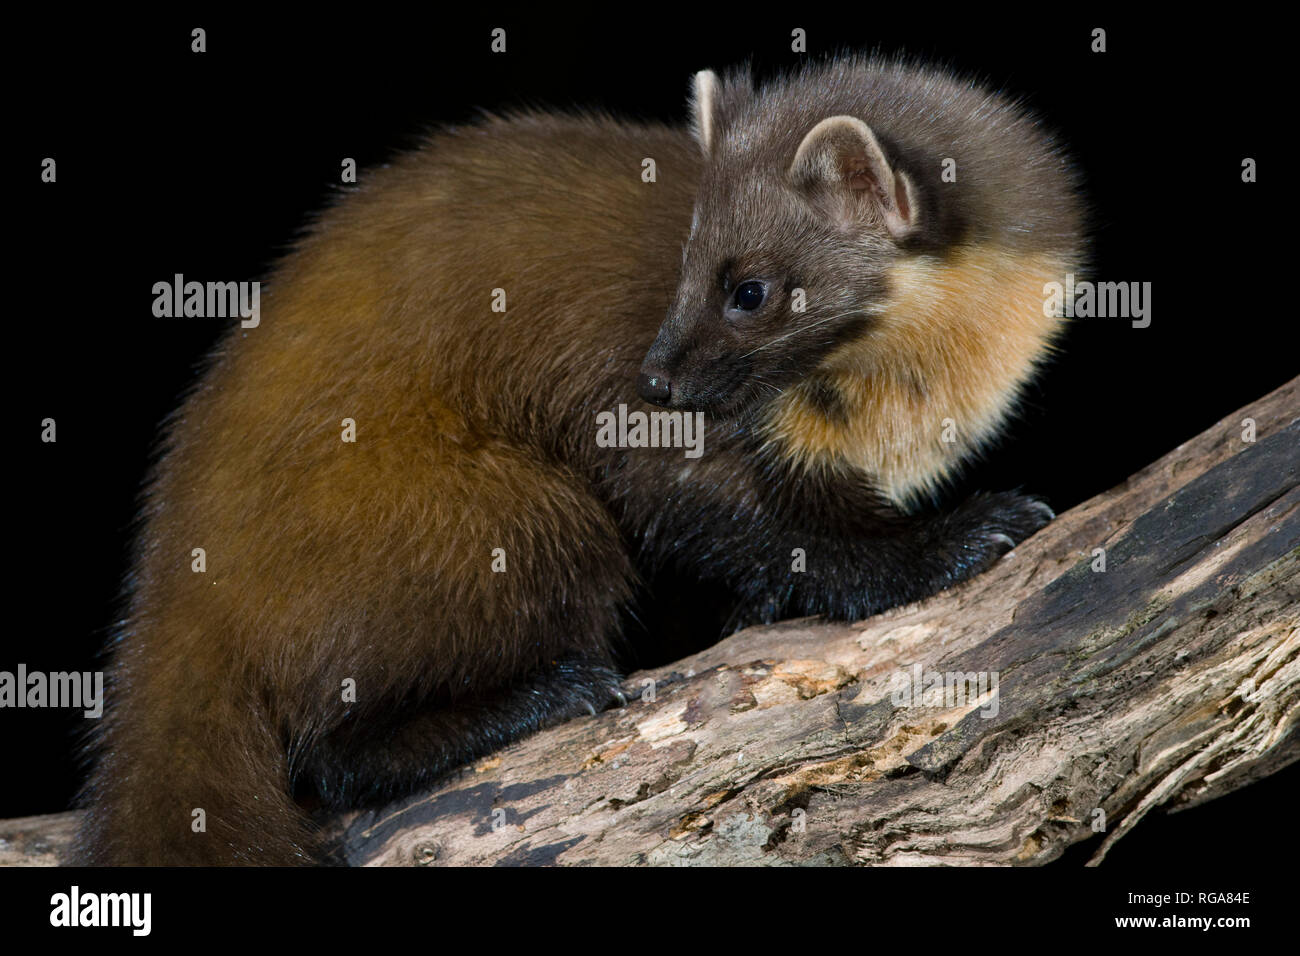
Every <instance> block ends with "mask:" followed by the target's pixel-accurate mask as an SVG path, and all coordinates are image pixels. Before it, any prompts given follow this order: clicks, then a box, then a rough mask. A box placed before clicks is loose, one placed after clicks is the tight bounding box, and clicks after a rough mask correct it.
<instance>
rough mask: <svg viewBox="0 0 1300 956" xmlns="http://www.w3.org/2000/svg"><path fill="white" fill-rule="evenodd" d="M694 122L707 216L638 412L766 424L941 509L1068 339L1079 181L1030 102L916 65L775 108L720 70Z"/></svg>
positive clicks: (781, 96)
mask: <svg viewBox="0 0 1300 956" xmlns="http://www.w3.org/2000/svg"><path fill="white" fill-rule="evenodd" d="M692 115H693V132H694V134H695V137H696V139H697V140H698V142H699V145H700V147H701V149H702V150H703V153H704V164H703V167H702V170H701V174H700V183H699V191H698V195H697V199H696V203H695V214H694V219H693V221H692V225H691V231H690V234H689V237H688V238H687V241H686V244H685V249H684V252H683V261H682V267H681V273H680V279H679V284H678V288H677V293H676V296H675V299H674V301H673V304H672V306H671V308H670V309H669V312H668V315H667V317H666V319H665V321H664V322H663V325H662V327H661V328H660V330H659V333H658V336H657V337H656V339H655V341H654V344H653V345H652V346H651V348H650V350H649V352H648V354H647V355H646V358H645V361H644V363H643V365H642V368H641V374H640V376H639V378H638V391H639V392H640V394H641V396H642V397H643V398H644V399H646V400H647V401H650V402H653V403H655V404H659V405H663V406H667V407H670V408H681V409H691V410H700V411H704V412H706V413H708V414H710V415H711V416H712V417H717V418H733V417H741V416H746V415H750V414H755V415H756V417H757V418H758V420H759V421H760V422H761V423H762V428H763V429H764V430H765V433H766V435H767V436H768V438H769V439H770V440H771V441H773V442H778V443H779V444H780V445H781V447H782V450H783V451H784V452H785V453H786V455H787V457H789V458H792V459H795V460H798V461H801V462H803V463H804V464H817V465H830V466H839V465H850V466H854V467H857V468H860V469H865V470H867V471H869V472H870V473H872V474H873V475H874V476H875V477H876V479H877V482H878V484H879V486H880V487H881V489H882V490H883V491H884V492H885V493H886V494H887V495H889V496H890V497H892V498H894V499H895V500H897V501H899V502H900V503H903V502H906V501H907V500H908V499H909V498H911V497H912V496H914V495H915V494H916V493H917V492H923V491H929V490H933V489H934V487H935V486H936V485H937V484H938V483H939V482H940V481H941V480H942V479H943V478H944V476H946V475H947V474H948V473H949V472H950V470H951V469H952V467H953V466H954V465H955V464H956V463H957V462H958V461H959V460H960V459H962V458H963V457H965V456H966V455H967V454H968V453H969V452H971V451H972V450H974V449H976V448H978V447H979V446H980V445H981V444H982V443H984V442H985V441H986V440H987V439H988V438H989V437H991V436H992V435H993V434H994V433H995V432H996V430H997V429H998V427H999V426H1000V424H1001V423H1002V421H1003V420H1004V418H1005V417H1006V414H1007V411H1008V410H1009V409H1010V407H1011V406H1012V404H1013V402H1014V399H1015V396H1016V394H1017V392H1018V390H1019V387H1020V386H1021V385H1022V384H1023V383H1024V382H1025V381H1026V380H1027V379H1028V377H1029V376H1030V375H1031V374H1032V372H1033V369H1034V367H1035V365H1036V363H1037V362H1038V360H1039V359H1040V358H1041V357H1042V356H1043V355H1044V354H1045V352H1046V350H1047V349H1048V346H1049V344H1050V341H1051V339H1052V337H1053V336H1054V334H1055V333H1056V331H1057V327H1058V325H1059V320H1058V319H1057V318H1056V317H1055V316H1052V315H1050V314H1048V313H1046V312H1045V310H1044V292H1043V286H1044V284H1045V283H1047V282H1051V281H1054V280H1057V281H1059V280H1060V278H1061V277H1062V276H1063V275H1064V273H1065V272H1066V271H1068V269H1069V268H1071V267H1072V265H1073V264H1075V263H1076V262H1077V252H1076V245H1077V239H1076V236H1077V233H1078V221H1079V217H1078V214H1077V210H1076V209H1075V208H1074V203H1075V200H1074V183H1073V179H1072V177H1071V175H1070V174H1069V169H1068V165H1067V164H1065V162H1064V160H1063V159H1062V158H1061V157H1060V156H1059V155H1058V154H1057V153H1056V150H1055V147H1054V145H1053V144H1052V142H1051V140H1050V139H1049V138H1048V137H1047V136H1046V135H1045V134H1043V133H1042V131H1041V130H1040V129H1039V128H1038V127H1037V124H1036V123H1035V122H1034V121H1033V120H1032V119H1030V118H1028V117H1027V116H1026V115H1025V114H1024V112H1023V111H1022V110H1020V109H1019V108H1018V107H1016V106H1015V105H1014V104H1011V103H1010V102H1008V101H1005V100H1003V99H1001V98H999V97H996V96H993V95H991V94H988V93H986V92H984V91H981V90H978V89H977V88H974V87H971V86H970V85H969V84H964V83H962V82H960V81H959V80H957V79H956V78H954V77H951V76H949V75H948V74H945V73H941V72H934V71H929V72H927V71H924V70H918V69H916V68H914V67H908V66H905V65H903V64H899V63H882V62H879V61H849V62H847V63H846V62H843V61H838V62H835V63H832V64H830V65H827V66H823V67H810V68H807V69H805V70H804V71H803V73H801V74H797V75H795V76H792V77H787V78H784V79H782V80H780V81H778V82H777V83H774V84H772V85H770V86H768V87H764V88H763V89H760V90H755V89H754V88H753V86H752V83H751V81H750V80H749V77H748V76H747V75H746V74H743V73H735V74H731V75H729V76H728V77H727V79H726V80H725V81H724V80H722V79H720V78H719V77H718V76H717V75H716V74H714V73H712V72H711V71H704V72H701V73H699V74H697V76H696V77H695V81H694V88H693V96H692ZM949 168H950V169H952V170H955V175H954V177H953V179H952V180H951V181H950V180H948V179H946V178H945V170H946V169H949Z"/></svg>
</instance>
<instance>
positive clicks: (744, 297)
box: [734, 281, 767, 312]
mask: <svg viewBox="0 0 1300 956" xmlns="http://www.w3.org/2000/svg"><path fill="white" fill-rule="evenodd" d="M765 298H767V289H766V288H765V287H764V286H763V283H761V282H753V281H750V282H742V283H741V284H740V285H738V286H736V296H735V300H734V301H735V303H736V308H738V309H741V310H743V311H745V312H752V311H754V310H755V309H757V308H758V307H759V306H760V305H762V304H763V300H764V299H765Z"/></svg>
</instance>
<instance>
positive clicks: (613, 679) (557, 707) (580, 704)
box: [529, 657, 627, 723]
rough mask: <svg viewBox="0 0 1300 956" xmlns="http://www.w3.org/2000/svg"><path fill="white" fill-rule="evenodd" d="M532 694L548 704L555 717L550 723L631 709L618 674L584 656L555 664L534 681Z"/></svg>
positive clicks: (602, 663) (547, 708)
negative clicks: (615, 708) (628, 707)
mask: <svg viewBox="0 0 1300 956" xmlns="http://www.w3.org/2000/svg"><path fill="white" fill-rule="evenodd" d="M529 692H530V694H532V695H534V696H535V697H536V698H538V699H539V700H541V701H543V702H544V704H545V709H546V711H547V712H549V714H550V715H551V719H550V720H549V721H547V722H548V723H557V722H559V721H561V720H568V719H569V718H571V717H578V716H581V715H583V714H593V715H594V714H598V713H600V712H601V711H602V710H606V709H607V708H609V707H613V706H614V705H616V704H617V705H619V706H624V707H625V706H627V697H626V695H625V694H624V693H623V682H622V680H621V679H620V677H619V674H618V672H617V671H615V670H614V669H613V668H612V667H610V666H609V665H608V664H606V663H604V662H603V661H593V660H590V659H588V658H582V657H565V658H560V659H558V660H556V661H554V662H552V664H551V666H550V667H548V668H546V670H545V671H543V672H542V673H541V674H539V675H537V676H536V677H535V678H534V680H533V682H532V686H531V687H530V688H529Z"/></svg>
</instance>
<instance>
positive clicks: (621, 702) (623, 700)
mask: <svg viewBox="0 0 1300 956" xmlns="http://www.w3.org/2000/svg"><path fill="white" fill-rule="evenodd" d="M614 699H615V700H616V701H618V706H620V707H626V706H627V696H626V695H625V694H624V693H623V692H622V691H621V690H618V689H617V688H616V689H615V690H614Z"/></svg>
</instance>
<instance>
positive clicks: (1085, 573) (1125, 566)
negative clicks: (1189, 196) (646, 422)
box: [0, 378, 1300, 865]
mask: <svg viewBox="0 0 1300 956" xmlns="http://www.w3.org/2000/svg"><path fill="white" fill-rule="evenodd" d="M1298 413H1300V378H1297V379H1295V380H1292V381H1291V382H1289V383H1287V384H1286V385H1284V386H1282V387H1281V388H1279V389H1277V390H1276V391H1274V392H1273V393H1271V394H1270V395H1268V396H1266V397H1264V398H1262V399H1260V400H1259V401H1257V402H1255V403H1252V404H1251V405H1249V406H1247V407H1246V408H1244V409H1242V410H1241V411H1239V412H1237V413H1235V414H1233V415H1231V416H1229V417H1228V418H1226V419H1224V420H1223V421H1221V422H1219V423H1218V424H1217V425H1215V426H1214V427H1213V428H1211V429H1209V430H1207V431H1206V432H1204V433H1202V434H1201V435H1199V436H1197V437H1196V438H1195V439H1193V440H1191V441H1189V442H1187V443H1186V444H1184V445H1181V446H1179V447H1178V448H1176V449H1174V450H1173V451H1171V452H1170V453H1169V454H1167V455H1165V456H1164V457H1163V458H1161V459H1160V460H1159V461H1157V462H1155V463H1154V464H1152V465H1151V466H1149V467H1147V468H1146V469H1144V470H1142V471H1141V472H1139V473H1138V474H1136V475H1134V476H1132V477H1131V478H1130V479H1129V480H1128V481H1126V482H1125V483H1124V484H1123V485H1121V486H1120V487H1118V488H1115V489H1113V490H1111V491H1109V492H1106V493H1105V494H1102V495H1099V496H1097V497H1096V498H1093V499H1091V500H1090V501H1088V502H1085V503H1084V504H1082V505H1080V506H1078V507H1077V508H1074V509H1072V510H1071V511H1069V512H1068V513H1066V514H1064V515H1062V516H1060V517H1059V518H1058V519H1057V520H1056V521H1054V522H1053V523H1052V524H1051V525H1049V526H1048V527H1047V528H1045V529H1044V530H1043V531H1042V532H1040V533H1039V534H1037V535H1035V536H1034V537H1033V538H1032V539H1030V540H1029V541H1027V542H1024V543H1023V544H1022V545H1020V546H1019V547H1018V548H1017V550H1016V551H1015V552H1013V553H1012V554H1010V555H1008V556H1007V557H1006V558H1004V559H1003V560H1002V561H1001V562H1000V563H999V564H998V565H997V566H996V567H994V568H993V569H992V570H990V571H989V572H987V573H986V574H984V575H982V576H981V577H979V578H978V579H976V580H974V581H971V582H968V583H967V584H965V585H963V586H961V587H959V588H956V589H953V590H952V591H948V592H945V593H943V594H940V595H936V596H934V597H932V598H930V599H928V600H926V601H923V602H921V603H919V604H916V605H911V606H908V607H906V608H899V609H896V610H894V611H891V612H889V613H887V614H884V615H880V616H878V617H876V618H872V619H870V620H868V621H866V622H862V623H857V624H852V625H843V624H826V623H822V622H818V621H816V620H811V619H809V620H802V621H794V622H786V623H782V624H778V625H775V626H771V627H762V628H751V629H749V630H746V631H743V632H741V633H738V634H735V635H733V636H731V637H730V638H728V639H726V640H724V641H722V642H721V643H719V644H717V645H716V646H714V647H711V648H709V649H707V650H705V651H704V652H702V653H700V654H697V655H695V656H693V657H691V658H688V659H686V660H683V661H680V662H677V663H676V664H673V665H671V666H669V667H664V668H659V669H656V670H653V671H647V672H642V673H638V674H634V675H632V676H631V677H630V678H629V679H628V681H627V685H626V686H627V691H628V695H629V699H630V701H631V702H630V703H629V705H628V706H627V707H626V708H620V709H617V710H612V711H607V712H605V713H603V714H600V715H597V716H595V717H591V718H582V719H579V720H574V721H570V722H569V723H566V724H564V725H561V726H558V727H554V728H551V729H550V730H547V731H545V732H543V733H541V734H538V735H536V736H534V737H532V738H529V739H527V740H525V741H522V742H521V743H519V744H516V745H514V746H512V747H510V748H507V749H506V750H504V751H501V752H500V753H497V754H495V755H493V756H491V757H489V758H487V759H485V760H481V761H479V762H478V763H477V764H475V765H474V766H473V767H471V768H468V769H467V770H466V771H464V772H463V773H462V774H460V775H459V776H458V777H457V778H456V779H453V780H450V781H448V782H446V783H445V784H444V785H443V786H441V787H439V788H437V789H435V790H433V791H431V792H429V793H426V794H423V795H420V796H418V797H415V798H412V799H408V800H404V801H401V802H399V803H396V804H394V805H392V806H390V807H388V808H386V809H384V810H382V811H377V812H364V813H354V814H349V815H346V816H344V817H341V818H340V819H338V820H337V821H335V823H334V824H333V825H332V827H331V832H332V834H333V835H334V836H335V838H336V844H337V851H336V853H337V858H338V860H339V861H340V862H347V863H350V864H353V865H429V864H433V865H444V864H449V865H488V864H493V865H512V864H513V865H521V864H528V865H533V864H563V865H583V864H587V865H593V864H602V865H628V864H649V865H738V864H739V865H750V864H759V865H791V864H892V865H913V864H977V865H978V864H1007V863H1016V864H1035V863H1044V862H1047V861H1050V860H1052V859H1055V858H1056V857H1057V856H1059V855H1060V854H1061V853H1062V852H1063V851H1064V849H1065V848H1066V847H1068V846H1070V845H1071V844H1073V843H1076V842H1078V841H1081V840H1084V839H1087V838H1089V837H1092V836H1094V835H1095V834H1097V833H1104V834H1105V837H1104V839H1103V840H1102V841H1101V843H1100V846H1099V848H1098V849H1097V851H1096V853H1095V855H1094V857H1093V862H1094V863H1095V862H1098V861H1100V860H1101V859H1102V858H1104V856H1105V854H1106V852H1107V851H1108V850H1109V848H1110V847H1111V846H1113V845H1114V843H1115V841H1117V840H1119V839H1120V838H1122V837H1123V836H1124V835H1125V834H1126V833H1128V832H1129V831H1130V830H1131V829H1132V828H1133V827H1134V826H1135V825H1136V824H1138V823H1139V821H1141V819H1142V818H1143V816H1144V815H1145V814H1146V813H1148V812H1149V811H1150V810H1151V809H1153V808H1155V807H1158V806H1162V807H1165V808H1179V807H1186V806H1191V805H1194V804H1197V803H1200V802H1203V801H1205V800H1208V799H1211V798H1212V797H1215V796H1218V795H1221V794H1223V793H1226V792H1228V791H1231V790H1234V789H1237V788H1240V787H1242V786H1245V785H1247V784H1249V783H1250V782H1252V781H1254V780H1257V779H1259V778H1260V777H1262V776H1265V775H1267V774H1269V773H1272V772H1274V771H1275V770H1277V769H1279V768H1281V767H1283V766H1285V765H1287V764H1288V763H1290V762H1292V761H1294V760H1296V759H1297V758H1298V757H1300V419H1297V414H1298ZM1247 419H1249V420H1250V421H1251V422H1253V426H1252V425H1251V424H1249V423H1247V421H1246V420H1247ZM1252 427H1253V435H1251V434H1250V430H1251V429H1252ZM1252 437H1253V439H1254V440H1253V441H1252V440H1247V439H1248V438H1252ZM936 680H937V681H938V682H939V687H940V688H941V689H939V688H936V687H935V681H936ZM981 681H982V682H981ZM650 688H653V692H651V690H650ZM967 690H969V691H970V693H967ZM71 817H72V815H70V814H56V815H52V816H48V817H36V818H28V819H26V820H17V821H8V822H7V823H0V863H6V862H48V860H49V859H50V858H51V855H52V853H53V852H57V851H58V849H59V848H60V847H61V846H63V845H65V842H66V839H67V837H68V834H69V833H70V832H71V825H72V824H71V822H70V820H71Z"/></svg>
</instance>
